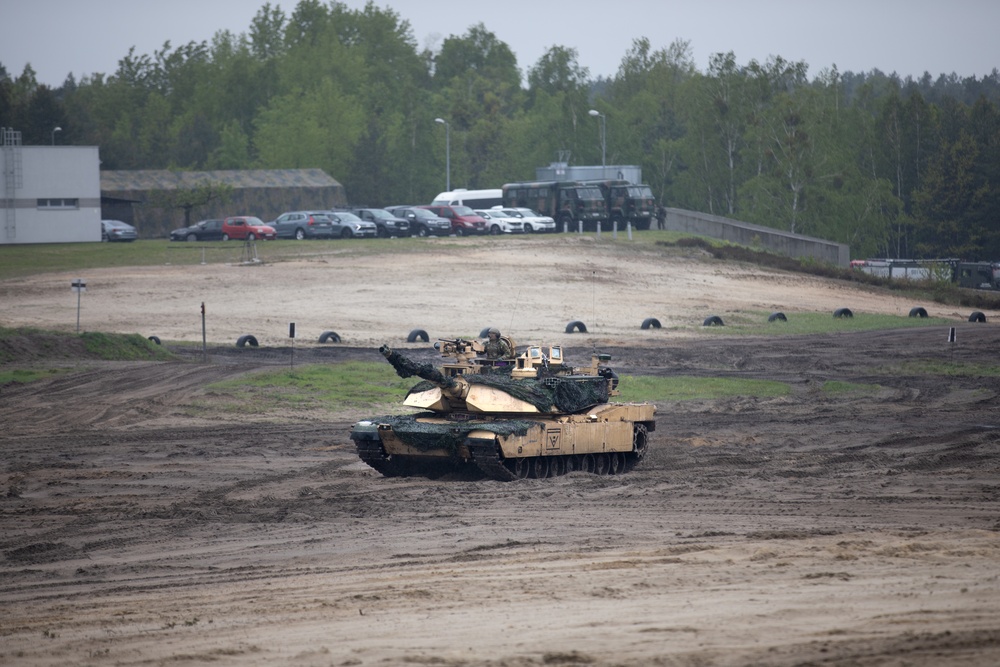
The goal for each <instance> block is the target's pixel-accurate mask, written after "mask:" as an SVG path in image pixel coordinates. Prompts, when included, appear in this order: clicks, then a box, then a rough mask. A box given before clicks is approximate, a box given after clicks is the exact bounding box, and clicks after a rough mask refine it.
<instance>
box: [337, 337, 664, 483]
mask: <svg viewBox="0 0 1000 667" xmlns="http://www.w3.org/2000/svg"><path fill="white" fill-rule="evenodd" d="M509 342H510V343H511V349H512V350H513V349H515V346H514V345H513V341H509ZM435 347H436V348H437V349H438V350H439V351H440V352H441V354H442V356H443V357H446V358H447V359H449V361H448V363H444V364H442V365H441V366H440V367H439V368H435V367H434V366H433V365H432V364H419V363H416V362H414V361H412V360H410V359H408V358H406V357H405V356H403V355H401V354H399V353H398V352H395V351H393V350H392V349H390V348H389V347H388V346H384V345H383V346H382V347H381V348H380V350H379V351H380V352H381V353H382V354H383V356H385V358H386V359H387V360H388V361H389V363H390V364H392V366H393V368H395V369H396V372H397V374H399V375H400V376H401V377H404V378H405V377H412V376H417V377H419V378H421V379H422V380H423V381H422V382H420V383H418V384H417V385H415V386H414V387H413V388H412V389H410V391H409V393H408V394H407V396H406V399H405V400H404V405H407V406H409V407H413V408H418V409H420V410H421V412H417V413H414V414H408V415H390V416H384V417H373V418H371V419H366V420H362V421H360V422H358V423H356V424H355V425H354V427H353V428H352V429H351V439H352V440H353V441H354V443H355V444H356V445H357V448H358V455H359V456H360V457H361V459H362V460H363V461H365V462H366V463H367V464H368V465H370V466H371V467H372V468H374V469H375V470H377V471H379V472H380V473H382V474H383V475H385V476H387V477H394V476H405V475H426V476H430V477H436V476H440V475H443V474H446V473H450V472H460V473H463V474H466V475H473V476H480V477H482V476H485V477H489V478H492V479H498V480H515V479H518V478H523V477H535V478H545V477H550V476H556V475H562V474H564V473H566V472H570V471H574V470H582V471H586V472H590V473H596V474H600V475H604V474H620V473H623V472H628V471H629V470H631V469H632V468H634V467H635V466H636V465H637V464H638V463H639V462H641V461H642V459H643V457H644V456H645V454H646V449H647V446H648V434H649V432H650V431H652V430H654V428H655V426H656V422H655V420H654V415H655V412H656V408H655V406H653V405H650V404H647V403H616V402H611V398H612V397H613V396H616V395H617V394H618V391H617V386H618V376H617V375H616V374H615V373H614V371H612V370H611V369H610V368H608V367H607V366H605V365H604V363H606V362H607V361H608V360H609V359H610V357H609V356H608V355H600V354H594V355H593V357H592V358H591V364H590V366H584V367H572V366H569V365H568V364H566V363H565V362H564V359H563V353H562V347H561V346H558V345H551V346H540V345H534V346H528V347H527V348H526V349H525V350H524V351H523V352H521V353H520V354H518V355H517V356H516V357H515V358H513V359H508V360H493V359H486V358H484V357H482V356H479V353H480V352H481V351H482V345H481V344H479V343H478V342H477V341H466V340H461V339H459V340H440V341H438V342H437V343H436V344H435Z"/></svg>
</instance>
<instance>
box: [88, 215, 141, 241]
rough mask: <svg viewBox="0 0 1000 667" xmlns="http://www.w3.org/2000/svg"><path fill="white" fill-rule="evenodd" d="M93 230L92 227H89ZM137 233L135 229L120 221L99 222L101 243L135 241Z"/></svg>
mask: <svg viewBox="0 0 1000 667" xmlns="http://www.w3.org/2000/svg"><path fill="white" fill-rule="evenodd" d="M91 229H93V227H91ZM137 238H139V233H138V232H137V231H136V230H135V227H133V226H132V225H130V224H128V223H127V222H122V221H121V220H101V240H102V241H135V240H136V239H137Z"/></svg>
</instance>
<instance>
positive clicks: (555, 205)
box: [502, 181, 608, 232]
mask: <svg viewBox="0 0 1000 667" xmlns="http://www.w3.org/2000/svg"><path fill="white" fill-rule="evenodd" d="M502 189H503V205H504V206H506V207H510V208H530V209H533V210H535V211H538V212H539V213H541V214H542V215H547V216H550V217H551V218H552V219H553V220H555V221H556V228H557V229H558V230H559V231H563V232H565V231H577V230H578V229H580V228H581V226H582V228H583V230H584V231H591V232H592V231H596V230H597V226H598V225H603V224H604V223H605V222H607V220H608V209H607V203H606V200H605V197H604V195H603V194H602V193H601V189H600V188H599V187H598V186H597V185H595V184H592V183H590V184H588V183H580V182H578V181H530V182H524V183H507V184H505V185H504V186H503V188H502Z"/></svg>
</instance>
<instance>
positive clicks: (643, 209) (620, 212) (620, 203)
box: [583, 181, 656, 229]
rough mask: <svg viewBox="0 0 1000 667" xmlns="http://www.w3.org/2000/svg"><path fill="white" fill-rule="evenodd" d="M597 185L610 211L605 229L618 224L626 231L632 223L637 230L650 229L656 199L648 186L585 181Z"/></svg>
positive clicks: (621, 182) (624, 182) (654, 212)
mask: <svg viewBox="0 0 1000 667" xmlns="http://www.w3.org/2000/svg"><path fill="white" fill-rule="evenodd" d="M583 183H585V184H588V185H596V186H597V187H598V188H600V190H601V194H602V195H604V205H605V207H606V208H607V211H608V217H607V222H606V223H605V228H608V229H610V228H612V227H613V226H614V224H615V223H618V229H624V228H625V224H626V223H632V226H633V227H635V228H636V229H649V227H650V223H652V221H653V219H654V217H655V214H656V197H655V196H654V195H653V190H652V189H651V188H650V187H649V186H648V185H636V184H635V183H631V182H629V181H583Z"/></svg>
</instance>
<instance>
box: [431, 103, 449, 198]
mask: <svg viewBox="0 0 1000 667" xmlns="http://www.w3.org/2000/svg"><path fill="white" fill-rule="evenodd" d="M434 122H435V123H441V124H442V125H444V164H445V167H444V169H445V186H444V189H445V192H451V124H450V123H449V122H448V121H446V120H445V119H444V118H435V119H434Z"/></svg>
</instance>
